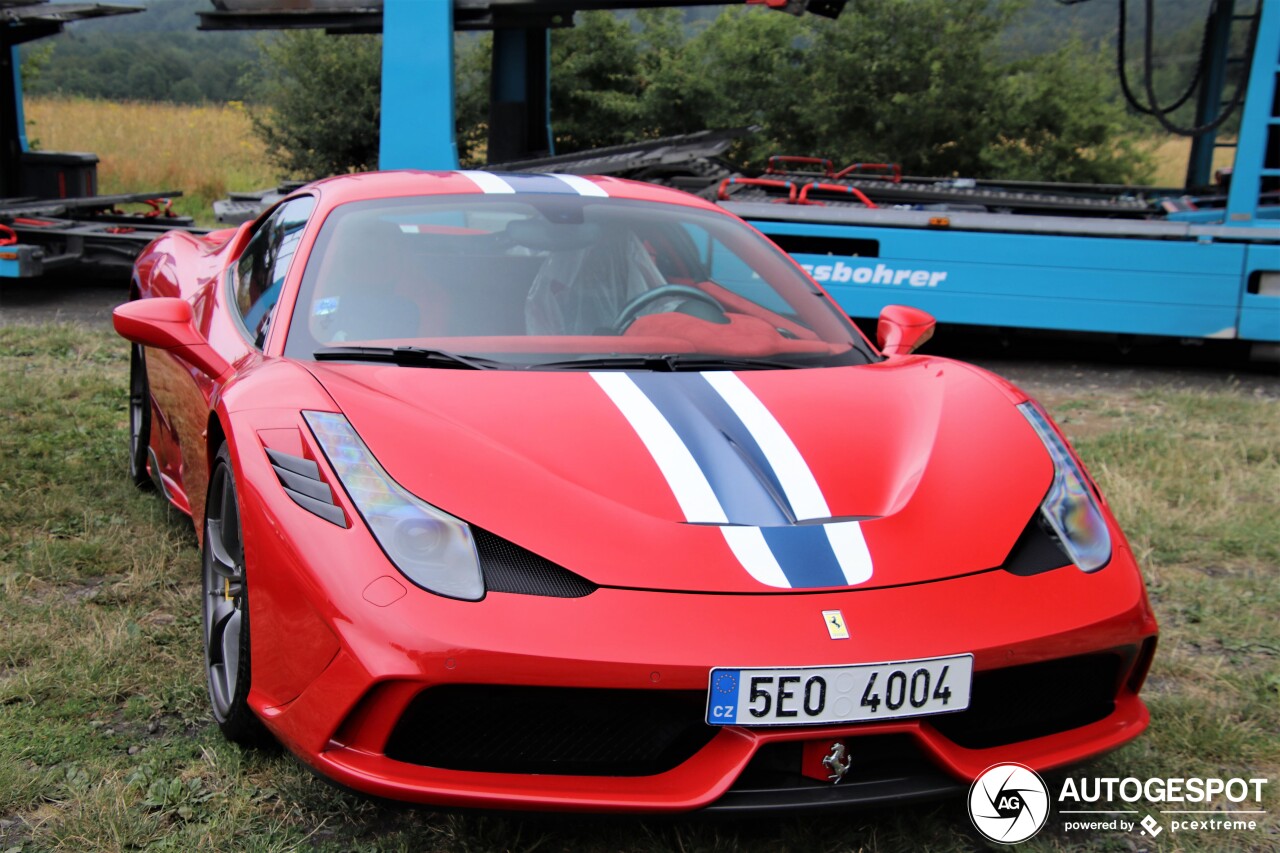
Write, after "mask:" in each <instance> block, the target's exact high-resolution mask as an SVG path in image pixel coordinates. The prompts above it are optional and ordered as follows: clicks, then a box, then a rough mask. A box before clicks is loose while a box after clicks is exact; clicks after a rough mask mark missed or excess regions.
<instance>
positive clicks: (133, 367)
mask: <svg viewBox="0 0 1280 853" xmlns="http://www.w3.org/2000/svg"><path fill="white" fill-rule="evenodd" d="M150 444H151V389H150V388H149V387H148V386H147V363H146V356H145V355H144V354H143V349H142V345H141V344H133V345H132V346H131V347H130V348H129V479H130V480H132V481H133V484H134V485H135V486H137V487H138V488H140V489H149V488H151V487H152V485H153V484H152V481H151V475H150V474H149V473H148V472H147V456H148V453H147V448H148V446H149V445H150Z"/></svg>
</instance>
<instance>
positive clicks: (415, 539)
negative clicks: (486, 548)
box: [302, 412, 484, 601]
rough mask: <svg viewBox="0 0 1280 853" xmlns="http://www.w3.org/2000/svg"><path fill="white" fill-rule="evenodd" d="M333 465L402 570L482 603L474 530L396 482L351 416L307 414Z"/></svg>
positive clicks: (420, 581) (424, 584) (443, 591)
mask: <svg viewBox="0 0 1280 853" xmlns="http://www.w3.org/2000/svg"><path fill="white" fill-rule="evenodd" d="M302 415H303V417H305V418H306V419H307V424H308V425H310V427H311V431H312V432H313V433H314V434H315V437H316V440H317V441H318V442H320V447H321V449H322V450H324V455H325V456H326V457H327V458H328V460H329V464H330V465H332V466H333V470H334V471H335V472H337V474H338V479H339V481H340V482H341V483H342V486H343V488H345V489H346V490H347V494H348V495H350V496H351V501H352V503H354V504H355V505H356V509H357V510H359V512H360V515H361V516H362V517H363V518H364V522H365V524H367V525H368V526H369V530H371V531H372V532H373V537H374V538H375V539H376V540H378V544H379V545H381V546H382V550H383V551H385V552H386V554H387V557H389V558H390V559H391V562H392V563H394V564H395V566H396V568H397V569H399V570H400V572H401V573H402V574H403V575H404V576H405V577H407V578H408V579H409V580H411V581H413V582H414V583H415V584H417V585H418V586H420V587H422V588H423V589H427V590H430V591H431V592H435V593H439V594H440V595H446V596H448V597H450V598H461V599H463V600H466V601H478V600H479V599H481V598H484V579H483V577H482V576H481V574H480V562H479V560H478V559H477V558H476V546H475V543H474V542H473V541H472V538H471V528H470V527H468V526H467V523H466V522H465V521H462V520H460V519H457V518H454V517H453V516H451V515H449V514H448V513H447V512H443V511H441V510H438V509H436V508H435V507H433V506H431V505H430V504H428V503H426V502H425V501H422V500H419V499H418V498H416V497H414V496H413V495H411V494H409V493H408V492H407V491H405V490H404V489H403V488H401V486H400V485H399V484H398V483H396V481H395V480H392V479H391V477H390V476H389V475H388V474H387V472H386V471H384V470H383V468H382V466H381V465H379V464H378V460H377V459H375V458H374V456H373V454H372V453H370V452H369V448H368V447H366V446H365V443H364V442H363V441H362V440H361V439H360V436H359V435H357V434H356V431H355V429H354V428H352V426H351V424H350V423H349V422H348V421H347V419H346V418H345V417H343V416H342V415H339V414H334V413H332V412H303V413H302Z"/></svg>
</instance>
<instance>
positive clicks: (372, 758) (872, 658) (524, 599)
mask: <svg viewBox="0 0 1280 853" xmlns="http://www.w3.org/2000/svg"><path fill="white" fill-rule="evenodd" d="M1125 558H1127V555H1118V557H1117V560H1116V561H1113V565H1112V566H1109V567H1108V568H1107V569H1104V570H1103V571H1102V572H1099V573H1096V574H1093V575H1084V574H1082V573H1080V572H1078V571H1076V570H1075V569H1072V568H1066V569H1062V570H1059V571H1055V572H1049V573H1046V574H1043V575H1037V576H1034V577H1030V578H1019V577H1013V576H1010V575H1008V574H1006V573H1004V572H1002V571H994V572H987V573H982V574H978V575H973V576H970V577H966V578H960V579H955V580H951V581H945V582H939V583H934V584H926V585H919V586H913V587H905V588H898V589H882V590H873V591H864V592H840V593H823V594H809V595H763V596H717V595H690V594H670V593H654V592H639V591H627V590H613V589H600V590H597V591H596V592H594V593H592V594H591V595H589V596H586V597H584V598H575V599H553V598H542V597H537V596H527V595H516V594H503V593H491V594H489V596H488V597H486V599H485V600H484V601H482V602H453V601H446V600H443V599H440V598H438V597H436V596H432V595H430V594H428V593H424V592H420V591H417V590H413V589H409V590H407V591H406V594H405V595H403V596H402V597H400V598H398V599H396V600H395V601H394V602H392V603H390V604H387V605H384V606H378V605H375V604H373V603H371V602H370V601H369V600H368V599H366V598H364V597H357V598H355V600H354V601H350V602H348V604H347V605H346V606H344V607H343V608H342V610H343V613H342V614H341V615H336V614H335V616H333V617H330V619H329V620H328V623H327V624H328V625H330V626H334V627H335V628H336V630H337V632H338V633H337V644H336V645H337V649H338V651H337V652H336V654H335V655H334V656H333V657H332V659H331V660H330V661H329V662H328V664H327V665H325V666H324V667H323V668H321V669H320V671H319V674H318V675H317V676H316V677H315V678H314V679H313V680H311V681H309V682H308V683H306V684H305V685H304V686H302V687H301V689H300V690H299V692H298V693H297V695H296V696H294V697H290V698H288V699H287V700H286V701H279V700H277V699H276V698H275V697H273V696H271V695H270V694H269V692H268V691H267V690H265V689H261V688H262V687H265V686H267V685H270V684H271V683H272V681H273V680H277V681H281V682H282V683H287V682H290V681H291V680H292V681H296V680H297V679H290V678H289V677H285V678H283V679H274V676H273V674H272V673H262V676H263V677H262V678H261V679H260V678H259V674H260V671H259V668H258V659H257V649H258V648H260V645H259V642H260V641H259V633H260V631H259V627H258V626H262V625H265V624H268V620H269V617H267V615H266V614H265V613H264V618H261V619H260V618H258V617H257V616H256V615H255V617H254V619H253V624H254V626H255V629H254V630H255V637H254V642H255V646H254V649H255V660H254V690H253V692H252V693H251V695H250V701H251V703H252V704H253V705H254V707H255V710H256V711H257V712H258V713H259V714H260V716H261V717H262V718H263V720H264V722H266V724H267V726H268V727H269V728H270V729H271V730H272V731H273V732H274V733H275V734H276V735H277V736H278V737H279V738H280V739H281V740H282V741H283V742H284V743H285V744H286V745H287V746H288V747H289V748H290V749H292V750H293V751H294V752H295V753H297V754H298V755H299V756H300V757H301V758H302V759H303V760H304V761H305V762H307V763H308V764H309V765H311V766H312V767H313V768H315V769H316V770H317V771H319V772H320V773H321V774H323V775H325V776H327V777H330V778H331V779H333V780H334V781H336V782H338V783H340V784H342V785H345V786H348V787H351V788H354V789H357V790H360V791H363V792H367V793H369V794H373V795H377V796H382V797H388V798H394V799H401V800H408V801H413V802H420V803H428V804H434V805H440V806H450V807H453V806H468V807H483V808H500V809H541V808H554V809H565V810H580V811H633V812H668V811H671V812H675V811H687V810H694V809H700V808H712V809H723V810H735V809H739V810H741V809H751V810H755V809H759V808H762V807H766V806H777V807H784V808H805V807H835V806H842V805H848V804H850V803H853V802H863V803H874V802H881V801H885V800H886V799H892V800H894V801H898V802H901V801H903V800H904V799H910V798H918V797H930V796H939V795H942V794H945V793H947V792H949V791H952V790H958V789H959V788H960V787H962V786H963V785H964V784H966V783H967V782H968V781H969V780H972V779H973V778H975V777H976V776H977V775H979V774H980V773H981V772H982V771H983V770H985V769H986V768H987V767H989V766H991V765H992V764H995V763H1000V762H1006V761H1016V762H1020V763H1023V764H1026V765H1029V766H1031V767H1033V768H1035V769H1037V770H1046V769H1051V768H1055V767H1060V766H1066V765H1071V764H1076V763H1079V762H1080V761H1083V760H1085V759H1087V758H1090V757H1092V756H1095V755H1098V754H1100V753H1103V752H1106V751H1108V750H1111V749H1114V748H1116V747H1118V746H1120V745H1121V744H1123V743H1125V742H1127V741H1129V740H1131V739H1132V738H1134V737H1136V736H1137V735H1138V734H1140V733H1141V732H1142V731H1143V730H1144V729H1145V728H1146V725H1147V722H1148V714H1147V710H1146V708H1145V706H1144V705H1143V703H1142V701H1141V700H1140V699H1139V698H1138V694H1137V691H1138V689H1139V688H1140V687H1141V681H1142V678H1143V677H1144V676H1145V671H1146V667H1147V666H1148V665H1149V662H1150V657H1151V654H1152V653H1153V652H1154V642H1155V622H1154V619H1153V618H1152V616H1151V613H1150V610H1149V607H1148V605H1147V601H1146V596H1145V593H1144V592H1143V590H1142V587H1141V584H1140V582H1139V581H1138V573H1137V571H1136V569H1134V568H1133V567H1132V566H1124V565H1122V564H1118V562H1119V561H1120V560H1122V559H1125ZM379 582H380V583H382V584H385V583H386V581H385V580H383V581H379ZM272 586H274V584H272ZM260 587H261V584H259V585H256V586H255V589H259V588H260ZM264 597H265V598H273V599H276V600H277V601H278V600H279V599H278V596H277V595H276V594H274V593H272V594H270V595H269V596H259V597H258V598H251V602H253V603H254V606H256V603H257V602H259V601H261V600H262V599H263V598H264ZM293 598H294V601H295V602H297V601H299V600H300V599H298V597H297V596H296V595H295V596H294V597H293ZM330 601H331V602H332V601H333V599H330ZM1045 602H1053V603H1054V606H1052V607H1047V606H1045ZM298 609H299V608H298V606H295V607H294V608H293V610H294V611H297V610H298ZM305 609H306V610H308V611H312V612H314V610H313V608H312V607H310V606H307V607H305ZM830 609H841V610H842V611H843V613H844V616H845V621H846V622H847V623H848V624H849V625H850V627H851V634H852V637H851V639H850V640H847V641H833V640H831V639H830V638H829V637H828V635H827V633H826V631H825V628H824V624H823V621H822V617H821V613H822V611H823V610H830ZM352 611H356V612H352ZM359 611H365V612H364V613H363V614H360V613H359ZM313 618H315V619H316V620H317V621H319V617H318V616H314V617H313ZM287 621H289V622H290V623H292V624H293V625H294V626H295V628H296V626H297V625H299V624H300V623H301V622H303V621H305V620H304V619H301V618H299V617H298V616H297V615H296V613H295V615H293V616H292V617H291V618H290V619H289V620H287ZM319 630H320V629H319V628H318V627H317V628H316V629H314V631H313V633H314V632H316V631H319ZM301 633H303V634H305V633H307V632H305V631H304V632H301ZM289 641H290V639H289V638H288V637H283V636H277V637H273V638H272V639H271V640H269V642H273V643H275V642H283V643H288V642H289ZM965 652H968V653H972V654H973V655H974V666H975V682H974V691H973V696H972V699H971V705H970V710H968V711H966V712H963V715H968V719H967V720H964V719H961V717H962V716H963V715H951V714H947V715H939V716H937V717H932V718H920V719H909V720H898V721H886V722H882V723H859V724H853V725H841V726H833V727H796V728H746V727H740V726H732V727H724V728H722V729H720V730H718V731H716V732H714V733H713V734H712V735H711V736H709V737H708V738H707V739H706V740H705V745H697V746H698V748H696V750H695V751H694V752H693V753H692V755H690V756H689V757H688V758H687V760H683V761H680V762H679V763H678V764H677V765H675V766H673V767H670V768H669V769H662V770H661V772H656V773H650V774H648V775H645V774H644V773H643V772H641V773H640V774H639V775H636V774H631V775H628V774H627V773H626V772H614V771H611V770H607V769H606V770H605V771H604V772H603V773H601V772H593V773H581V772H575V773H556V772H551V773H548V772H529V771H528V769H527V767H526V768H525V769H524V770H523V771H521V772H503V770H501V769H499V768H502V766H503V755H502V750H501V748H499V749H498V750H497V751H496V752H495V749H494V748H492V747H493V745H492V744H489V743H487V741H488V740H498V739H500V738H508V739H510V738H513V737H514V738H516V741H511V742H512V743H516V742H518V740H519V737H520V728H521V720H522V714H523V709H522V708H521V702H520V701H519V699H518V691H517V692H516V693H515V694H513V695H515V696H516V697H517V698H515V699H514V700H511V701H509V702H507V703H506V704H509V705H510V707H509V708H506V709H504V710H505V711H506V712H507V713H508V717H507V719H508V720H509V724H508V725H503V724H502V721H503V716H502V712H500V711H495V710H494V709H493V708H476V709H475V711H474V714H472V715H465V714H464V715H459V716H460V717H461V716H468V717H469V716H475V717H477V718H482V719H483V720H487V721H493V726H492V729H491V731H492V734H491V735H490V734H489V732H490V729H486V728H485V727H484V726H482V725H481V726H478V725H477V722H478V720H470V719H468V720H467V722H468V723H470V725H458V726H456V736H457V737H458V738H461V739H462V741H463V745H462V746H461V747H460V751H461V752H462V753H465V752H466V751H467V748H466V746H465V743H466V742H468V741H470V742H474V743H476V744H484V748H483V749H481V748H479V747H477V749H476V750H475V752H477V753H484V755H485V756H487V758H485V759H484V760H483V761H482V762H481V763H484V761H487V762H489V763H488V764H487V765H485V769H483V770H475V769H465V767H464V769H458V768H457V767H454V766H430V763H429V762H428V763H414V761H419V760H421V759H415V760H414V761H409V760H395V759H393V758H391V757H388V752H392V750H389V749H388V744H389V742H390V741H391V740H392V736H393V734H394V733H395V732H396V731H397V727H399V731H401V732H403V731H404V730H405V727H406V726H407V725H409V726H411V725H412V723H413V721H412V720H407V715H408V714H409V713H410V711H411V709H412V708H413V707H414V702H415V699H418V697H420V696H423V695H426V696H430V695H431V694H430V693H429V692H428V693H426V694H424V691H430V690H432V689H434V688H440V687H452V688H458V687H463V688H465V687H467V686H471V685H476V686H495V687H496V686H510V685H515V686H522V687H525V688H529V689H567V688H572V689H579V690H582V691H606V692H607V691H620V692H626V691H642V692H645V691H647V692H653V691H664V692H672V693H681V694H684V695H690V694H697V695H699V696H702V697H705V695H706V690H707V685H708V674H709V672H710V669H711V668H712V667H715V666H733V667H758V666H770V667H777V666H797V665H804V666H809V665H831V664H839V663H864V662H879V661H895V660H905V659H915V658H924V657H932V656H939V655H949V654H958V653H965ZM277 658H278V656H277ZM1103 659H1105V660H1107V661H1110V662H1111V663H1110V664H1109V665H1108V667H1109V668H1108V667H1104V668H1103V669H1102V670H1097V669H1093V670H1088V669H1083V670H1082V669H1080V668H1079V667H1077V668H1075V669H1072V666H1073V662H1077V661H1084V660H1103ZM1037 667H1039V668H1040V669H1041V670H1043V669H1044V668H1045V667H1050V668H1052V667H1066V668H1067V669H1066V670H1065V671H1066V672H1067V673H1068V677H1067V678H1066V679H1064V683H1062V684H1061V685H1060V688H1057V689H1059V693H1058V694H1056V695H1057V697H1058V698H1057V699H1055V694H1053V690H1052V689H1050V688H1049V687H1046V686H1044V685H1041V686H1040V687H1038V688H1036V689H1037V690H1038V691H1039V692H1038V693H1036V695H1034V696H1033V695H1031V693H1030V692H1026V693H1025V695H1024V694H1023V693H1021V692H1020V691H1019V689H1018V688H1017V686H1016V682H1017V681H1018V679H1017V678H1014V679H1013V681H1014V682H1015V686H1014V687H1012V688H1010V687H1008V686H1007V685H1006V686H1005V687H1004V688H1001V689H999V690H997V689H996V688H989V689H984V686H983V685H984V683H986V684H990V683H995V681H998V680H999V679H1001V678H1004V680H1005V681H1009V678H1006V677H1005V676H1007V675H1008V674H1010V673H1018V672H1031V671H1036V668H1037ZM993 679H995V681H993ZM1082 679H1083V680H1084V681H1085V682H1086V683H1083V684H1082V683H1080V682H1081V680H1082ZM1099 679H1101V685H1100V686H1098V685H1097V684H1095V682H1097V681H1098V680H1099ZM1033 680H1034V679H1033ZM1040 680H1041V681H1045V679H1044V678H1042V679H1040ZM1052 680H1053V679H1052V678H1050V679H1049V681H1052ZM1090 685H1093V687H1094V688H1096V689H1093V692H1092V694H1091V695H1093V696H1094V697H1095V698H1097V694H1098V693H1099V691H1100V692H1101V694H1102V704H1101V705H1100V704H1099V703H1098V702H1096V701H1095V702H1093V703H1092V704H1090V705H1089V707H1087V708H1084V709H1082V710H1080V711H1079V713H1076V714H1074V716H1073V715H1072V714H1070V713H1068V714H1066V715H1065V716H1062V715H1059V718H1058V719H1049V720H1044V719H1042V717H1043V716H1044V715H1045V714H1048V715H1050V717H1052V714H1053V712H1054V709H1055V708H1056V707H1057V706H1058V705H1059V704H1060V701H1066V700H1067V699H1069V698H1070V697H1071V696H1073V695H1074V694H1076V693H1078V692H1080V691H1081V690H1083V689H1084V688H1086V687H1089V686H1090ZM420 705H421V702H419V706H420ZM696 713H697V714H698V715H699V716H698V719H697V720H695V721H694V722H695V723H700V720H701V713H702V708H701V706H699V707H698V708H697V710H696ZM406 721H407V722H406ZM1082 721H1083V722H1082ZM566 724H567V725H569V724H571V725H584V724H585V725H589V720H587V721H583V720H578V721H576V722H569V721H567V722H566ZM433 725H435V726H440V725H444V726H448V717H446V718H445V719H444V720H443V721H439V720H437V721H435V722H434V723H433ZM513 732H514V734H513ZM449 736H450V735H449V734H446V735H445V737H449ZM529 736H536V732H530V733H529ZM624 737H625V735H624V736H623V737H622V738H618V740H617V741H616V742H617V743H618V747H617V749H616V750H614V751H617V752H625V744H624V743H623V739H624ZM837 740H838V741H842V742H843V743H844V744H845V745H846V748H847V749H848V752H849V754H850V755H851V756H852V758H853V759H854V764H853V767H852V769H851V770H850V774H849V776H848V777H846V778H845V779H844V780H842V781H841V784H840V785H835V786H833V785H830V784H827V783H822V782H818V781H816V780H813V779H811V778H808V777H805V776H804V774H803V773H802V772H801V771H802V769H803V768H802V767H801V766H794V765H796V761H797V759H796V755H800V756H801V758H800V759H799V761H800V763H801V764H803V762H804V760H805V759H804V758H803V755H805V754H808V753H811V752H812V751H813V749H814V748H815V746H816V745H818V744H819V742H821V743H822V744H824V745H823V746H821V749H823V750H825V749H829V747H830V745H831V744H832V743H833V742H835V741H837ZM886 744H888V746H886ZM890 747H891V748H890ZM594 748H597V750H598V751H600V752H602V753H603V758H602V759H601V760H602V762H603V764H602V766H605V767H607V766H608V758H609V753H610V751H611V748H610V745H609V742H608V741H607V740H606V741H604V742H601V743H597V744H595V747H594ZM789 749H790V750H792V752H793V753H794V754H792V755H791V757H790V758H787V757H786V756H785V755H783V753H786V752H787V750H789ZM886 750H887V752H886ZM400 751H401V752H403V751H404V750H400ZM865 756H870V757H873V758H874V760H868V761H866V762H861V763H860V757H865ZM519 758H520V754H519V751H518V750H516V749H512V751H511V759H512V760H511V761H510V762H509V765H508V766H509V767H511V768H518V767H519V766H520V762H519V760H517V759H519ZM478 760H479V759H478ZM788 762H791V765H793V766H791V768H790V773H789V775H788V771H787V769H786V765H787V763H788ZM441 763H444V764H449V763H450V762H441ZM779 763H781V765H783V766H782V768H781V769H779V767H778V766H777V765H779ZM762 767H763V768H764V771H765V772H761V770H762ZM811 775H812V774H810V776H811Z"/></svg>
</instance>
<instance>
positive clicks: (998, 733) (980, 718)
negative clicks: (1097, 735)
mask: <svg viewBox="0 0 1280 853" xmlns="http://www.w3.org/2000/svg"><path fill="white" fill-rule="evenodd" d="M1135 652H1136V649H1131V650H1125V652H1124V653H1121V652H1116V653H1108V654H1097V655H1082V656H1080V657H1073V658H1062V659H1060V660H1051V661H1045V662H1044V663H1033V664H1028V665H1026V666H1011V667H1008V668H1006V669H994V670H988V671H986V672H979V673H975V674H974V676H973V693H972V695H971V697H970V700H969V707H968V708H967V709H966V710H964V711H961V712H960V713H958V714H939V715H938V716H936V717H930V718H929V724H930V725H932V726H933V727H934V728H935V729H937V730H938V731H939V732H941V733H942V734H943V735H944V736H946V737H947V738H948V739H949V740H951V741H953V742H955V743H957V744H959V745H960V746H963V747H965V748H967V749H986V748H988V747H992V746H1003V745H1005V744H1010V743H1017V742H1018V741H1023V740H1029V739H1031V738H1037V737H1044V736H1046V735H1052V734H1058V733H1059V732H1065V731H1069V730H1070V729H1077V728H1080V727H1081V726H1085V725H1088V724H1089V723H1096V722H1097V721H1098V720H1101V719H1103V718H1104V717H1106V716H1107V715H1109V714H1110V713H1111V712H1112V711H1114V710H1115V697H1116V689H1117V688H1118V686H1119V678H1120V672H1121V667H1122V665H1123V666H1124V667H1125V668H1126V669H1127V668H1128V666H1127V663H1126V661H1125V659H1124V656H1125V654H1127V655H1128V659H1129V660H1130V661H1131V660H1132V656H1133V654H1134V653H1135Z"/></svg>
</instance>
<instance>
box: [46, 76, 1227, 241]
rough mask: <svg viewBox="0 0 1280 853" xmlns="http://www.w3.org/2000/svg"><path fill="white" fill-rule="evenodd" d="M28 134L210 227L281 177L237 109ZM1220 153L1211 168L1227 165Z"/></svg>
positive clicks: (1164, 166)
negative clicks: (223, 206)
mask: <svg viewBox="0 0 1280 853" xmlns="http://www.w3.org/2000/svg"><path fill="white" fill-rule="evenodd" d="M26 117H27V135H28V137H29V138H30V139H31V140H33V144H36V145H38V146H39V147H40V148H41V149H43V150H45V151H89V152H93V153H95V154H97V155H98V157H99V158H100V159H101V163H100V164H99V166H98V178H99V191H100V192H102V193H104V194H110V193H122V192H144V191H149V190H181V191H182V192H183V197H182V198H180V199H177V200H176V201H175V203H174V207H175V209H176V210H177V211H178V212H180V213H183V214H186V215H189V216H195V217H196V218H197V220H198V221H200V222H201V223H202V224H205V225H212V224H213V211H212V203H213V201H214V200H215V199H219V198H224V197H225V196H226V194H227V192H228V191H231V190H254V189H261V188H263V187H271V186H275V185H276V184H278V183H279V181H280V178H281V175H280V174H279V172H278V170H276V169H275V168H274V167H272V166H271V165H269V164H268V162H267V152H266V150H265V149H264V148H263V144H262V142H261V141H260V140H259V139H258V138H257V137H256V136H254V135H253V133H252V131H251V129H250V123H249V117H248V114H247V113H246V111H245V108H244V107H243V105H240V104H235V103H232V104H226V105H218V104H215V105H207V106H182V105H178V104H151V103H116V102H112V101H97V100H90V99H87V98H28V99H27V101H26ZM1145 147H1146V148H1147V149H1148V150H1150V151H1151V152H1152V159H1153V161H1154V163H1155V173H1154V177H1153V180H1152V183H1153V184H1154V185H1156V186H1181V185H1182V182H1183V180H1184V178H1185V175H1186V168H1187V156H1188V153H1189V151H1190V150H1191V143H1190V141H1189V140H1187V139H1183V138H1180V137H1160V138H1153V139H1151V140H1149V141H1148V142H1147V143H1145ZM1232 156H1233V155H1232V152H1231V151H1230V150H1227V149H1222V150H1219V151H1218V152H1217V153H1216V155H1215V166H1225V165H1230V162H1231V157H1232Z"/></svg>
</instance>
